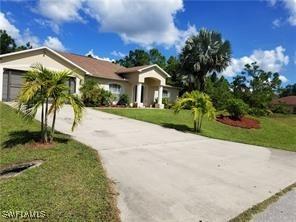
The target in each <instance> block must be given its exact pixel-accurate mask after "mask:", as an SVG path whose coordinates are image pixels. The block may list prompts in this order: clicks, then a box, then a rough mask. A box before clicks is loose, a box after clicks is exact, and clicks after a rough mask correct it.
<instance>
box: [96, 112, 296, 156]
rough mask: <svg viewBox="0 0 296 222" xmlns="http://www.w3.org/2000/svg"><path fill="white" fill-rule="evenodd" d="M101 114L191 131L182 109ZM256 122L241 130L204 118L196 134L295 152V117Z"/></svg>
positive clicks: (190, 121)
mask: <svg viewBox="0 0 296 222" xmlns="http://www.w3.org/2000/svg"><path fill="white" fill-rule="evenodd" d="M101 111H104V112H108V113H113V114H117V115H121V116H126V117H129V118H134V119H138V120H143V121H147V122H151V123H155V124H159V125H162V126H164V127H169V128H175V129H177V130H181V131H191V132H192V131H193V120H192V115H191V112H190V111H189V110H183V111H181V112H180V113H179V114H174V112H173V110H167V109H163V110H160V109H124V108H121V109H114V108H112V109H101ZM258 119H259V120H260V122H261V128H260V129H242V128H237V127H231V126H227V125H225V124H222V123H219V122H216V121H208V120H206V118H205V119H204V121H203V125H202V132H201V133H200V134H201V135H204V136H208V137H212V138H217V139H223V140H231V141H236V142H241V143H248V144H255V145H260V146H265V147H274V148H278V149H284V150H290V151H296V115H274V116H272V117H261V118H258Z"/></svg>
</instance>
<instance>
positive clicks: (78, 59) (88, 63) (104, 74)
mask: <svg viewBox="0 0 296 222" xmlns="http://www.w3.org/2000/svg"><path fill="white" fill-rule="evenodd" d="M58 53H59V54H60V55H62V56H64V57H65V58H67V59H68V60H70V61H71V62H73V63H75V64H76V65H78V66H80V67H81V68H83V69H85V70H86V71H88V72H89V73H90V74H92V75H94V76H98V77H101V78H107V79H117V80H124V79H123V78H122V77H121V76H120V75H118V74H117V73H116V71H118V70H120V69H123V68H124V67H122V66H120V65H118V64H115V63H112V62H108V61H104V60H99V59H95V58H91V57H87V56H82V55H76V54H72V53H67V52H58Z"/></svg>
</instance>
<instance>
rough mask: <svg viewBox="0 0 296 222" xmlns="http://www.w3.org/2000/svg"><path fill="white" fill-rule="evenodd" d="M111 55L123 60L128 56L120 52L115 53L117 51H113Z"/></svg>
mask: <svg viewBox="0 0 296 222" xmlns="http://www.w3.org/2000/svg"><path fill="white" fill-rule="evenodd" d="M110 54H111V55H113V56H115V57H119V58H122V57H124V56H126V54H124V53H122V52H119V51H115V50H114V51H112V52H111V53H110Z"/></svg>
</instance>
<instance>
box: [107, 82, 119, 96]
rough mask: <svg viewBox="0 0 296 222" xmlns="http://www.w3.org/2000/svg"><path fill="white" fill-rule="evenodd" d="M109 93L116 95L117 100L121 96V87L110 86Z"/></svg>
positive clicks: (116, 85)
mask: <svg viewBox="0 0 296 222" xmlns="http://www.w3.org/2000/svg"><path fill="white" fill-rule="evenodd" d="M109 91H110V92H111V93H112V94H113V95H115V96H116V97H117V98H119V96H120V94H121V85H119V84H114V83H112V84H109Z"/></svg>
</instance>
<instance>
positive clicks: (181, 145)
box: [56, 106, 296, 222]
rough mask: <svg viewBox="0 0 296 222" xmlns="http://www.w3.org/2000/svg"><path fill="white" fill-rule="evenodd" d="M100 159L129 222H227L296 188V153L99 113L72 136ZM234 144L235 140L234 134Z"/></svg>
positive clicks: (63, 117)
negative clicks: (114, 184) (289, 189)
mask: <svg viewBox="0 0 296 222" xmlns="http://www.w3.org/2000/svg"><path fill="white" fill-rule="evenodd" d="M71 118H72V112H71V109H70V107H68V106H66V107H65V108H64V109H63V110H62V111H61V112H59V113H58V117H57V122H56V124H57V130H59V131H62V132H64V133H68V134H71V135H72V136H73V137H74V138H75V139H76V140H78V141H80V142H82V143H85V144H87V145H90V146H92V147H93V148H95V149H96V150H98V152H99V153H100V155H101V157H102V161H103V164H104V167H105V168H106V170H107V174H108V176H109V177H110V178H111V179H113V180H114V181H115V182H116V187H117V189H118V192H119V194H120V195H119V198H118V207H119V209H120V211H121V218H122V221H128V222H133V221H134V222H139V221H141V222H144V221H161V222H165V221H169V222H173V221H180V222H186V221H188V222H189V221H190V222H192V221H203V222H204V221H211V222H212V221H227V220H229V219H231V218H233V217H235V216H237V215H238V214H239V213H241V212H242V211H244V210H246V209H247V208H249V207H251V206H252V205H254V204H257V203H259V202H261V201H263V200H264V199H266V198H268V197H270V196H271V195H273V194H274V193H276V192H278V191H279V190H280V189H283V188H285V187H287V186H288V185H290V184H292V183H294V182H295V181H296V170H295V169H296V153H292V152H287V151H280V150H275V149H268V148H262V147H257V146H252V145H244V144H240V143H233V142H226V141H221V140H215V139H210V138H206V137H202V136H197V135H193V134H190V133H183V132H179V131H176V130H174V129H167V128H163V127H161V126H157V125H154V124H149V123H145V122H141V121H137V120H132V119H128V118H125V117H120V116H116V115H112V114H107V113H103V112H100V111H96V110H93V109H89V108H87V109H86V112H85V115H84V118H83V121H82V123H81V124H80V125H79V127H78V128H77V129H76V130H75V131H74V132H73V133H72V132H71V131H70V126H71ZM229 137H231V135H229Z"/></svg>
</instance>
